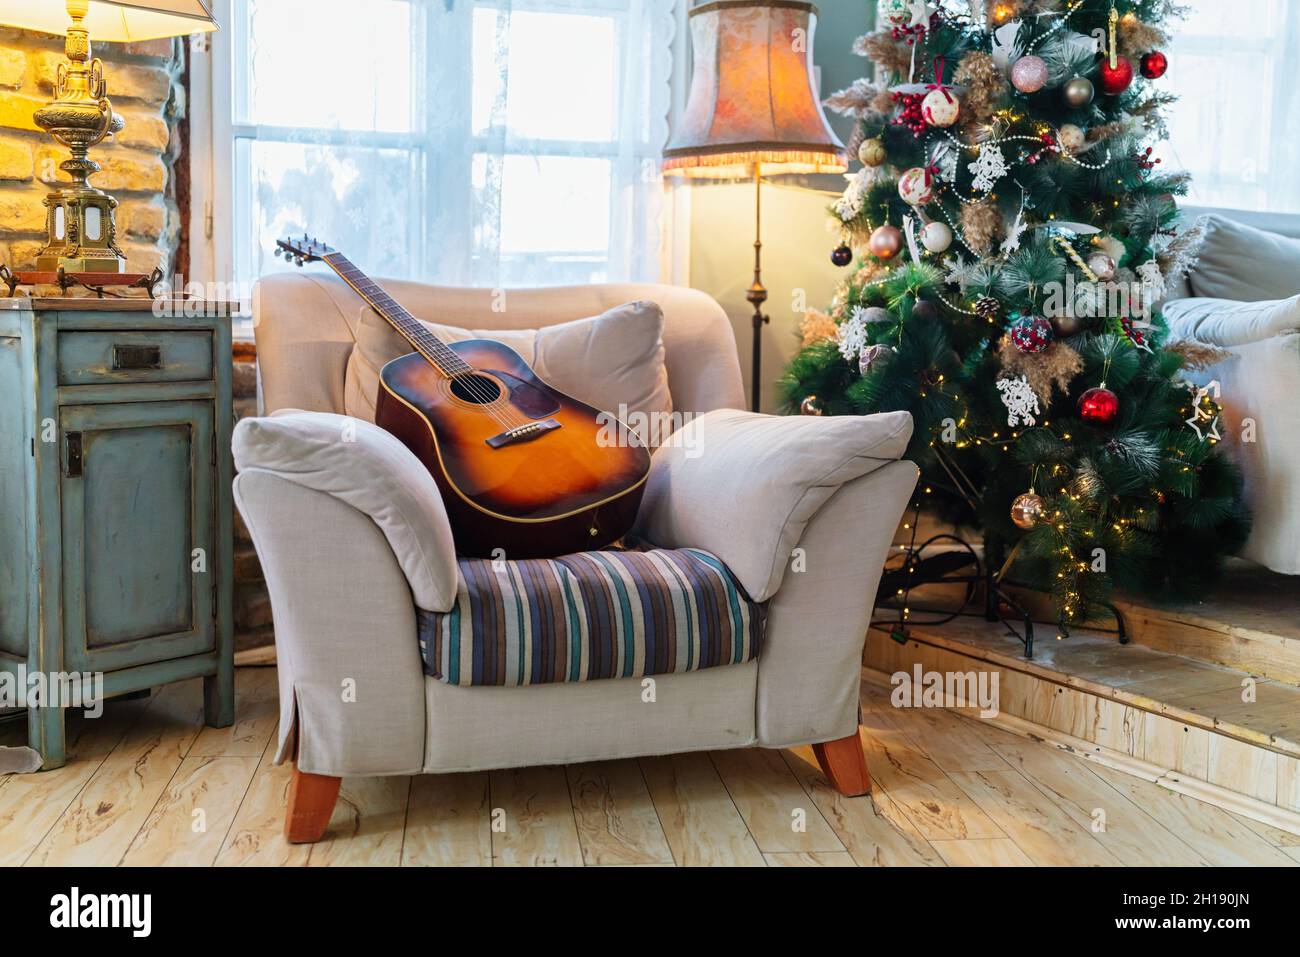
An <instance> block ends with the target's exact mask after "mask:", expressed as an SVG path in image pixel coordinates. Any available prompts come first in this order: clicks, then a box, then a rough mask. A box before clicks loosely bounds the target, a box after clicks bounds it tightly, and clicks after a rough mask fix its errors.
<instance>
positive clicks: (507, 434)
mask: <svg viewBox="0 0 1300 957" xmlns="http://www.w3.org/2000/svg"><path fill="white" fill-rule="evenodd" d="M559 427H560V423H559V422H556V421H555V420H554V419H543V420H542V421H541V422H529V423H527V424H525V425H517V426H515V427H514V428H513V429H507V430H506V431H504V432H502V433H501V434H500V435H494V436H492V438H490V439H488V440H487V444H488V445H489V446H490V447H491V448H494V449H499V448H504V447H505V446H507V445H516V444H518V443H519V442H531V441H532V440H533V439H538V438H541V437H542V436H543V435H545V434H546V433H547V432H554V431H555V430H556V429H558V428H559Z"/></svg>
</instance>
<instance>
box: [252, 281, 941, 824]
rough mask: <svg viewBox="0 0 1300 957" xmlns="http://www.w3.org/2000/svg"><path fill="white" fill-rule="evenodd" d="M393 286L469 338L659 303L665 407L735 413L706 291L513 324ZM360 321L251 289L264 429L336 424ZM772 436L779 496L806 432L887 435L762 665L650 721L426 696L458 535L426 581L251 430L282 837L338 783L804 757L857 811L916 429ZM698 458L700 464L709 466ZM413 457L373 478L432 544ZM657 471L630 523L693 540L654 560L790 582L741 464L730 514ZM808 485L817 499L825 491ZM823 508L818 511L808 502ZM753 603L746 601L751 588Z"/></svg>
mask: <svg viewBox="0 0 1300 957" xmlns="http://www.w3.org/2000/svg"><path fill="white" fill-rule="evenodd" d="M385 285H386V287H387V288H388V289H389V291H390V292H391V293H392V294H393V296H394V297H395V298H396V299H397V300H398V301H400V302H402V303H403V304H404V305H406V306H407V308H408V309H410V311H411V312H413V313H414V314H415V315H416V316H417V317H419V318H422V319H428V320H436V321H438V322H442V323H447V324H451V325H458V326H463V327H466V328H473V327H483V326H491V327H493V328H497V327H500V328H507V327H508V328H518V329H527V328H539V327H542V326H547V325H551V324H555V323H559V322H563V321H567V320H572V319H575V318H579V317H584V316H592V315H596V314H599V313H601V312H602V311H604V310H605V309H608V308H610V307H611V306H614V305H616V304H619V303H622V302H625V301H628V300H633V299H649V300H653V301H656V302H658V303H659V304H660V305H661V306H662V309H663V312H664V315H665V327H664V341H665V342H664V344H665V352H666V365H667V371H668V378H669V385H670V388H671V392H672V396H673V400H674V406H675V408H676V410H677V411H679V412H684V413H685V412H689V413H695V414H704V413H709V412H711V411H713V410H719V409H740V408H742V407H743V405H744V395H743V391H742V388H741V377H740V367H739V363H738V359H737V353H736V345H735V341H734V338H733V335H732V332H731V328H730V325H729V324H728V321H727V318H726V316H725V314H724V313H723V311H722V309H721V308H720V307H719V306H718V304H717V303H716V302H714V301H713V300H712V299H710V298H709V297H707V296H705V295H703V294H701V293H698V292H693V291H691V290H686V289H678V288H672V287H663V286H613V285H610V286H591V287H581V288H560V289H544V290H531V291H529V290H519V291H511V292H510V294H509V303H510V308H509V309H508V310H507V311H506V312H494V311H493V309H492V308H491V303H492V298H491V297H492V292H491V290H470V289H450V288H437V287H430V286H423V285H418V284H411V283H401V282H392V283H386V284H385ZM361 309H362V307H361V303H360V300H359V299H357V298H356V297H355V295H354V294H353V293H352V292H351V291H350V290H349V289H348V288H347V287H346V286H344V285H343V284H342V283H341V282H338V281H336V280H334V279H333V278H331V277H328V276H322V275H319V274H317V273H313V272H307V273H301V274H293V275H287V276H276V277H272V278H269V279H267V280H264V281H263V282H262V283H261V284H260V286H259V288H258V291H257V295H256V297H255V329H256V336H257V345H258V357H259V363H260V369H261V386H262V399H263V405H264V411H265V413H267V415H270V414H271V413H275V412H277V411H278V410H285V409H301V410H307V411H308V412H311V413H318V414H323V415H333V414H338V413H341V412H342V409H343V404H344V370H345V366H346V364H347V362H348V357H349V355H350V353H351V351H352V348H353V333H354V330H355V328H356V323H357V320H358V316H359V315H360V314H361ZM729 415H731V416H733V417H734V416H741V415H743V416H746V417H748V418H753V417H749V416H748V413H733V414H729ZM287 418H291V419H295V420H297V421H299V422H301V421H302V417H300V416H288V417H287ZM727 418H728V415H718V416H714V417H711V419H710V421H714V422H718V421H720V420H726V419H727ZM765 418H766V422H764V421H760V422H757V423H753V422H750V423H749V425H750V426H754V427H760V428H763V429H767V428H769V424H768V423H770V427H771V428H772V429H773V430H776V431H780V432H782V433H783V435H784V438H783V439H781V440H779V441H777V442H776V443H775V444H774V446H773V447H772V449H771V455H772V456H773V457H774V464H779V465H780V467H781V469H782V470H783V471H781V472H780V473H779V474H780V475H782V476H785V477H786V478H788V477H789V476H795V475H798V474H799V470H800V469H801V468H802V467H804V466H805V463H804V462H801V461H799V460H797V459H794V458H790V457H787V458H785V459H782V458H781V455H782V450H783V449H785V450H791V449H794V450H799V449H805V450H806V449H807V443H806V440H807V439H808V438H809V437H810V436H813V435H815V434H817V433H815V431H813V430H817V429H840V430H844V429H859V430H866V431H867V432H871V431H872V430H875V431H876V432H879V433H880V434H881V435H882V436H884V438H883V439H882V443H883V444H882V445H881V446H880V448H881V449H883V450H887V451H882V452H881V453H880V454H881V456H882V460H881V461H876V462H873V463H871V464H870V465H869V466H868V467H866V470H865V471H863V472H862V474H861V475H860V477H856V478H852V479H851V480H849V481H847V482H845V483H844V484H843V485H842V487H839V488H838V490H837V491H833V494H830V497H829V499H828V500H826V501H825V502H824V504H821V505H820V507H819V508H816V509H815V512H814V513H813V514H810V515H808V516H807V524H806V527H803V531H802V534H801V535H800V536H799V538H798V541H797V542H794V543H793V544H796V545H798V546H799V547H800V548H802V549H803V550H804V553H805V554H806V556H807V569H806V571H805V570H802V569H800V572H801V573H799V574H784V576H783V580H782V575H781V574H779V573H778V574H777V575H776V576H775V580H776V581H778V583H779V587H777V588H776V589H775V594H773V595H772V596H771V597H770V600H769V601H768V606H767V607H768V613H767V626H766V634H765V636H764V640H763V645H762V650H761V652H760V654H759V656H758V658H757V660H754V661H749V662H747V663H745V664H739V665H731V666H728V667H720V668H714V669H710V670H705V671H696V672H692V673H685V674H668V675H662V676H660V677H659V678H658V679H657V701H656V703H655V704H653V705H647V704H646V703H645V702H644V700H643V698H642V695H641V685H640V681H639V680H637V679H617V680H602V681H591V682H586V683H576V684H549V685H537V686H531V687H523V688H514V687H469V688H466V687H457V686H454V685H449V684H445V683H443V682H440V681H438V680H436V679H434V678H430V677H426V676H425V675H424V674H423V673H422V668H421V660H420V652H419V650H418V648H417V642H416V606H415V601H416V600H417V598H419V597H421V596H423V601H424V603H425V604H436V603H443V604H445V605H447V607H444V608H429V609H428V610H430V611H446V610H448V608H449V607H450V604H449V601H448V599H447V587H446V586H447V582H448V581H450V582H451V583H452V586H453V590H454V583H455V574H456V562H455V555H454V554H453V552H452V549H451V548H449V547H446V544H445V543H446V542H447V541H449V540H450V533H449V531H448V530H447V529H438V528H433V529H432V531H430V532H429V533H428V534H426V535H424V536H422V540H423V541H424V542H425V543H426V544H427V543H428V542H429V541H435V542H442V543H444V544H443V545H442V547H440V548H439V549H437V550H436V553H435V554H434V556H433V561H432V564H433V566H434V567H433V568H431V569H424V570H421V567H419V566H417V565H415V564H413V563H412V562H409V561H406V562H404V561H403V560H401V559H399V557H398V555H397V554H396V553H395V551H394V544H393V543H394V542H398V550H399V551H401V550H402V545H401V541H402V538H401V536H402V535H403V534H408V533H409V532H410V531H411V530H410V529H406V530H405V531H403V530H402V529H397V530H396V531H394V522H393V517H392V515H390V514H384V513H383V510H382V509H379V508H377V507H376V506H375V505H374V504H373V501H372V499H373V496H371V497H369V498H368V497H367V496H366V495H365V494H352V493H358V489H356V488H353V489H351V490H348V489H342V488H340V487H339V485H340V481H337V480H335V478H334V477H331V476H324V477H322V476H320V475H316V476H313V477H310V478H304V476H303V475H302V474H301V473H300V472H295V471H294V470H293V469H290V468H277V466H276V465H275V460H274V458H273V457H272V456H263V457H262V458H261V459H260V460H259V455H258V453H257V451H256V448H255V446H256V443H254V442H253V441H251V436H252V433H253V431H254V430H260V433H261V434H263V435H265V434H270V433H272V432H274V428H275V423H276V422H277V419H276V418H271V419H262V420H256V422H257V423H260V424H247V423H241V427H243V428H244V430H245V441H244V442H243V445H242V446H241V440H240V438H239V433H238V432H237V439H236V460H237V464H238V465H239V467H240V474H239V476H238V477H237V479H236V482H235V499H236V503H237V504H238V507H239V509H240V512H241V513H242V515H243V516H244V518H245V520H246V522H247V525H248V527H249V529H250V531H251V533H252V536H253V539H254V542H255V544H256V547H257V551H258V554H259V557H260V559H261V561H262V564H263V567H264V569H265V573H266V579H267V583H268V586H269V589H270V594H271V603H272V608H273V613H274V619H275V637H276V647H277V653H278V661H279V680H280V691H281V697H280V700H281V709H282V710H281V722H280V741H279V751H278V756H277V760H278V761H281V762H282V761H285V760H288V759H291V758H292V759H294V760H295V761H296V769H295V777H294V785H293V787H292V788H291V795H290V808H289V814H288V816H287V819H286V827H287V832H288V835H289V838H290V840H294V841H311V840H316V839H317V838H319V836H320V834H321V832H322V831H323V829H324V827H325V822H326V821H327V820H328V818H329V809H330V808H331V807H332V806H333V803H334V799H335V796H336V795H337V791H338V778H339V777H341V776H343V775H399V774H412V773H420V772H427V773H440V772H450V771H467V770H482V769H488V768H501V767H513V766H523V765H539V764H561V763H568V762H580V761H591V760H597V759H606V758H621V757H631V756H637V755H650V754H664V753H674V752H684V751H694V750H705V749H723V748H740V747H746V746H753V745H759V746H763V747H772V748H779V747H786V746H791V745H799V744H808V743H815V744H816V745H817V750H818V754H819V757H821V758H822V760H823V767H824V768H825V769H826V770H827V773H828V775H829V776H830V777H831V779H832V782H833V783H835V784H836V786H838V787H840V789H841V790H842V791H843V792H844V793H847V794H861V793H864V792H865V791H866V790H867V788H868V786H869V782H868V779H867V778H866V768H865V763H864V762H863V759H862V752H861V748H860V745H859V743H858V738H857V729H858V694H859V690H858V685H859V670H860V661H861V654H862V647H863V642H864V640H865V634H866V631H867V627H868V624H869V621H870V618H871V614H872V605H873V601H874V597H875V594H876V588H877V583H878V580H879V576H880V573H881V569H882V566H883V564H884V561H885V558H886V553H887V551H888V548H889V545H890V542H891V540H892V535H893V533H894V529H895V528H896V526H897V523H898V521H899V519H900V517H901V515H902V512H903V510H904V509H905V508H906V505H907V503H908V500H909V497H910V495H911V493H912V490H913V487H914V485H915V482H916V478H917V469H916V467H915V466H914V465H912V464H911V463H908V462H905V461H899V460H898V459H899V457H900V456H901V455H902V452H903V450H904V449H905V447H906V443H907V437H908V435H909V434H910V430H911V423H910V418H908V417H906V416H905V415H904V414H902V413H898V414H895V415H894V416H886V417H874V421H873V419H865V418H864V419H858V420H855V421H853V422H849V421H845V420H832V419H803V418H795V419H776V418H771V417H765ZM703 421H704V420H701V422H703ZM725 427H726V426H725V424H722V425H715V428H725ZM885 433H888V434H887V435H886V434H885ZM765 434H766V433H765ZM773 434H775V432H774V433H773ZM800 441H803V442H804V445H802V446H801V445H800ZM782 443H785V444H782ZM823 445H828V443H823ZM760 451H761V450H760ZM820 451H821V453H822V454H823V455H824V456H829V457H830V458H836V457H837V456H838V457H840V458H842V457H843V455H844V452H843V448H842V447H841V448H840V449H839V450H838V451H837V450H836V448H834V447H826V448H822V449H821V450H820ZM399 452H405V449H400V447H399ZM358 454H361V453H358ZM709 454H710V453H709V452H708V449H707V447H706V449H705V459H704V461H705V462H708V461H709V460H708V458H707V457H708V455H709ZM792 454H796V453H789V452H787V455H792ZM406 455H407V458H408V459H409V461H406V462H403V461H399V460H398V459H399V458H400V457H398V458H394V457H392V456H391V455H390V456H389V458H388V459H385V460H383V461H378V462H377V463H376V467H383V468H391V469H397V470H400V471H402V472H403V477H402V481H403V482H404V483H405V486H406V488H408V489H413V490H414V491H415V493H419V488H420V485H421V483H423V488H424V494H426V495H427V496H428V497H429V501H431V502H434V503H435V504H434V505H431V506H429V508H428V509H426V510H425V511H426V512H428V514H431V515H432V516H433V517H432V518H429V519H427V520H428V521H430V522H433V523H434V524H435V525H436V523H437V521H438V514H439V512H440V508H441V506H440V504H437V503H440V500H439V499H438V498H437V496H438V492H437V488H436V486H435V484H434V482H433V479H432V478H431V477H430V476H429V475H428V473H427V472H425V471H423V469H422V468H421V467H420V466H419V463H418V461H417V460H416V459H415V458H414V456H411V455H409V453H406ZM664 460H665V456H664V453H663V452H662V450H661V452H658V453H656V455H655V466H654V471H653V472H652V475H651V480H650V483H649V484H648V486H647V489H648V491H647V494H646V500H645V502H644V503H643V506H642V509H643V515H642V518H641V521H640V524H641V525H642V526H643V527H650V528H655V529H658V530H659V532H660V536H661V537H666V538H670V539H671V538H673V537H674V536H677V535H683V536H688V535H689V536H690V537H691V539H692V540H688V541H671V540H669V541H662V540H661V541H656V542H655V544H657V545H662V546H664V547H687V546H692V547H701V548H706V549H708V550H711V551H713V552H714V553H715V554H717V555H718V556H719V557H720V558H721V559H722V560H723V561H724V562H726V563H727V564H728V565H729V566H732V567H733V570H735V569H738V568H747V567H751V566H753V565H754V563H755V559H756V558H762V557H763V556H761V555H759V554H758V551H759V550H761V549H763V548H767V549H769V550H770V549H772V548H773V547H776V548H778V549H779V548H785V549H786V554H784V555H782V554H780V552H779V551H778V552H777V553H776V554H775V555H770V556H767V557H766V559H765V560H766V561H767V562H768V563H769V566H770V567H771V568H773V569H776V570H778V572H780V571H783V570H784V567H785V565H786V564H788V559H789V545H790V544H791V543H789V542H780V535H778V534H777V533H784V532H785V531H786V528H785V527H784V523H786V522H787V519H788V518H789V516H787V515H782V514H779V513H778V512H777V511H776V510H775V508H774V507H773V506H772V504H771V503H770V502H765V501H762V500H761V499H762V497H763V496H764V495H767V494H770V487H765V486H761V485H759V484H758V482H757V481H756V480H755V479H754V478H753V476H752V474H746V467H745V466H744V465H743V463H739V462H738V463H737V468H734V469H728V468H727V467H726V463H717V462H714V463H713V464H712V465H711V466H710V468H711V469H712V472H711V474H712V475H713V476H714V480H715V484H716V482H717V481H719V479H718V477H719V476H721V477H722V478H721V480H720V481H721V484H723V485H725V487H726V495H725V496H718V495H716V494H712V495H706V494H704V491H703V489H702V487H701V486H699V485H698V484H697V485H695V486H692V484H691V482H692V481H697V482H698V479H690V478H689V477H683V476H681V475H680V474H678V473H677V472H675V471H674V470H673V468H672V467H670V466H667V465H664ZM809 464H810V467H811V466H814V465H815V464H816V463H815V461H814V462H812V463H809ZM707 471H708V469H706V472H707ZM809 483H810V484H811V485H813V486H816V485H817V476H815V475H812V476H810V477H809ZM343 484H346V483H345V482H344V483H343ZM751 486H752V487H751ZM322 489H323V490H322ZM826 490H827V491H829V488H827V489H826ZM364 491H365V490H364V489H363V490H360V492H364ZM756 498H758V499H760V500H759V501H755V499H756ZM815 500H816V497H815V495H812V497H808V498H806V499H805V503H806V502H810V501H815ZM706 501H707V505H703V504H702V503H704V502H706ZM430 509H431V510H432V511H430ZM791 527H796V528H797V527H799V526H791ZM692 530H693V531H692ZM417 537H418V536H417ZM408 538H409V534H408ZM701 539H703V540H701ZM773 542H780V544H778V545H776V546H774V545H773V544H772V543H773ZM738 577H742V579H743V576H742V575H739V574H738ZM430 579H432V581H431V580H430ZM742 583H744V582H743V580H742ZM746 587H747V588H750V589H751V594H752V586H750V585H748V584H746ZM759 590H760V591H761V588H760V589H759ZM413 596H415V597H413ZM754 597H755V598H756V599H757V598H759V596H758V595H754ZM345 687H350V688H353V689H355V693H354V700H351V699H349V697H348V695H346V694H343V693H341V689H343V688H345Z"/></svg>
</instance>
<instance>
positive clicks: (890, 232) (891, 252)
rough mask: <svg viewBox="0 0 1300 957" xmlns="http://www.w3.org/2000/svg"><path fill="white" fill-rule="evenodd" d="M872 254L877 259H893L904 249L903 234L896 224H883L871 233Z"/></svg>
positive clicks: (870, 245) (870, 246)
mask: <svg viewBox="0 0 1300 957" xmlns="http://www.w3.org/2000/svg"><path fill="white" fill-rule="evenodd" d="M869 248H870V249H871V255H873V256H875V257H876V258H877V259H893V258H894V257H895V256H897V255H898V254H899V252H901V251H902V249H903V234H902V233H901V232H899V230H898V229H897V227H894V226H881V227H880V228H879V229H877V230H876V231H875V232H874V233H872V234H871V241H870V243H869Z"/></svg>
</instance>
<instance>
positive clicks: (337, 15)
mask: <svg viewBox="0 0 1300 957" xmlns="http://www.w3.org/2000/svg"><path fill="white" fill-rule="evenodd" d="M411 26H412V17H411V5H410V4H409V3H407V2H406V0H366V3H365V4H364V11H363V10H362V5H360V4H357V3H355V2H353V0H249V28H248V37H249V47H250V53H251V57H250V59H251V61H252V62H251V64H250V69H249V72H248V100H249V102H248V104H247V111H248V115H247V116H246V117H245V120H246V121H247V122H249V123H258V124H265V125H269V126H303V127H318V128H319V127H324V128H336V127H337V128H341V129H349V130H381V131H385V132H399V133H400V132H409V131H410V130H411V129H412V106H411V103H412V101H411V96H412V93H411V89H412V69H411V56H410V44H411Z"/></svg>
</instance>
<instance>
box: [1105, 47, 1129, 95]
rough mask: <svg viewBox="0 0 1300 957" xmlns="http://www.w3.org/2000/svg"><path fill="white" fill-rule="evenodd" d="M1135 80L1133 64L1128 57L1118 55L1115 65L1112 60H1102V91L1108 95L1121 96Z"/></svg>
mask: <svg viewBox="0 0 1300 957" xmlns="http://www.w3.org/2000/svg"><path fill="white" fill-rule="evenodd" d="M1132 82H1133V64H1132V62H1131V61H1130V60H1129V58H1128V57H1123V56H1122V57H1118V58H1117V59H1116V60H1115V66H1114V67H1112V66H1111V65H1110V60H1102V62H1101V91H1102V92H1103V93H1105V94H1106V95H1107V96H1119V95H1120V94H1121V93H1123V92H1124V91H1125V90H1127V89H1128V88H1129V85H1130V84H1131V83H1132Z"/></svg>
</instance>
